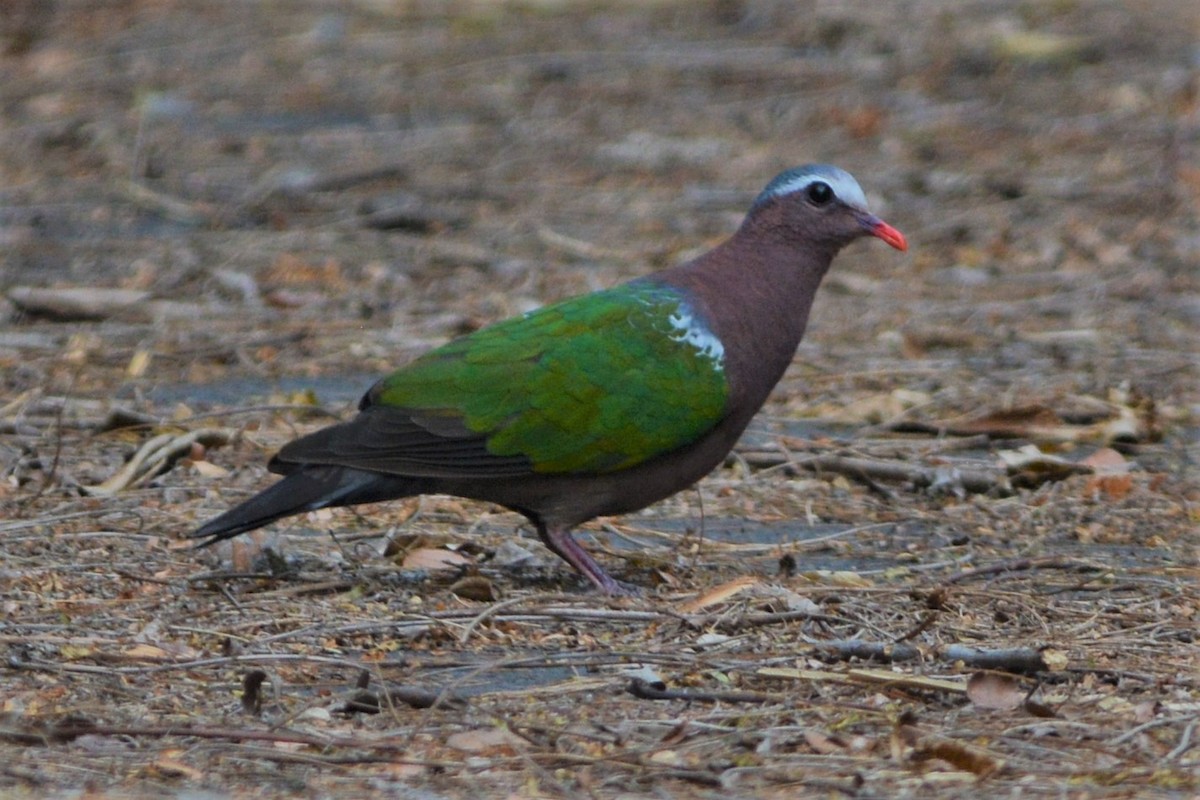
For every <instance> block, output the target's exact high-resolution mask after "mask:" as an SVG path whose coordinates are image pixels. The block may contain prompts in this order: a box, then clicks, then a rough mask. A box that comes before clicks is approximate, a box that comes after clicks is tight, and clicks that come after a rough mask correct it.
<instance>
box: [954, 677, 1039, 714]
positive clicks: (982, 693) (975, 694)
mask: <svg viewBox="0 0 1200 800" xmlns="http://www.w3.org/2000/svg"><path fill="white" fill-rule="evenodd" d="M1027 694H1029V692H1027V691H1026V690H1025V689H1023V688H1022V687H1021V685H1020V684H1019V683H1018V682H1017V680H1016V679H1014V678H1013V677H1011V676H1009V675H1003V674H1001V673H999V672H976V673H974V674H973V675H971V677H970V678H969V679H967V697H968V698H970V700H971V702H972V703H974V704H975V705H976V706H978V707H979V708H996V709H1001V710H1004V711H1010V710H1012V709H1014V708H1020V706H1021V704H1022V703H1024V702H1025V696H1026V695H1027Z"/></svg>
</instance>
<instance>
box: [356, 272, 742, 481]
mask: <svg viewBox="0 0 1200 800" xmlns="http://www.w3.org/2000/svg"><path fill="white" fill-rule="evenodd" d="M680 314H682V316H683V317H685V318H689V319H690V318H691V317H692V316H693V315H692V312H691V311H690V309H688V308H687V306H686V303H685V302H684V300H683V299H682V298H681V297H680V295H679V294H678V293H677V292H675V291H674V290H672V289H669V288H666V287H663V286H658V285H655V284H653V283H650V282H648V281H636V282H634V283H629V284H624V285H622V286H618V287H616V288H613V289H609V290H608V291H604V292H597V293H593V294H590V295H585V296H583V297H578V298H573V299H571V300H566V301H564V302H561V303H558V304H556V305H551V306H547V307H545V308H542V309H539V310H537V311H534V312H531V313H529V314H526V315H524V316H521V317H515V318H513V319H510V320H506V321H504V322H501V323H499V324H497V325H493V326H491V327H489V328H485V329H484V330H481V331H479V332H478V333H475V334H472V335H470V336H466V337H463V338H461V339H457V340H455V341H452V342H450V343H449V344H446V345H444V346H443V347H440V348H438V349H437V350H434V351H432V352H430V353H428V354H426V355H424V356H422V357H421V358H419V359H417V360H416V361H414V362H413V363H412V364H409V365H408V366H406V367H404V368H403V369H401V370H399V371H397V372H395V373H393V374H392V375H390V376H388V377H387V378H385V379H384V380H383V382H382V385H381V386H380V387H379V391H378V394H377V395H376V397H375V403H377V404H381V405H385V406H390V407H393V408H397V409H404V410H408V411H411V412H426V413H429V412H432V413H434V414H446V415H452V416H455V417H459V418H461V419H462V420H463V422H464V424H465V425H466V427H467V428H468V429H469V430H471V431H475V432H477V433H479V434H481V435H483V436H485V437H486V441H487V449H488V451H489V452H491V453H492V454H494V455H497V456H512V455H524V456H526V457H527V458H528V459H529V460H530V462H531V463H532V464H533V467H534V470H535V471H537V472H540V473H564V472H568V473H572V472H573V473H584V472H607V471H612V470H618V469H624V468H627V467H631V466H634V465H636V464H639V463H641V462H643V461H646V460H648V459H651V458H653V457H655V456H657V455H661V454H663V453H667V452H670V451H672V450H675V449H678V448H679V447H682V446H684V445H686V444H689V443H691V442H693V441H695V440H696V439H699V438H700V437H701V436H703V435H704V433H705V432H707V431H708V430H709V429H710V428H712V427H713V426H714V425H716V424H717V423H718V422H719V421H720V420H721V418H722V416H723V415H724V413H725V404H726V400H727V397H728V386H727V385H726V380H725V373H724V371H723V370H722V365H721V362H720V355H719V354H716V355H714V354H713V353H711V352H707V353H706V352H703V351H702V350H701V349H699V348H698V347H697V346H696V345H695V344H694V343H692V342H689V341H686V340H685V339H684V337H683V336H682V333H681V330H680V323H679V319H678V316H679V315H680ZM673 316H675V317H676V319H675V320H673V319H672V317H673Z"/></svg>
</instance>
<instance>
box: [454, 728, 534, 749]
mask: <svg viewBox="0 0 1200 800" xmlns="http://www.w3.org/2000/svg"><path fill="white" fill-rule="evenodd" d="M527 745H528V742H526V741H525V740H524V739H522V738H521V737H520V736H517V735H516V734H515V733H513V732H512V731H510V730H509V729H508V728H479V729H477V730H473V731H461V732H459V733H454V734H451V735H450V737H449V738H447V739H446V746H447V747H453V748H454V749H455V750H462V751H463V752H465V753H482V752H484V751H486V750H492V749H495V748H504V749H506V750H510V751H515V750H524V749H525V747H526V746H527Z"/></svg>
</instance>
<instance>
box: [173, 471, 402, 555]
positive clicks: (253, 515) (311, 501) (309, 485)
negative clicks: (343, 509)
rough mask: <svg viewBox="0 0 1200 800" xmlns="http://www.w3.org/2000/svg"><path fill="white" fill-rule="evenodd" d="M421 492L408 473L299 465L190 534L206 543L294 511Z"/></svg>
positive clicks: (256, 526) (250, 529)
mask: <svg viewBox="0 0 1200 800" xmlns="http://www.w3.org/2000/svg"><path fill="white" fill-rule="evenodd" d="M419 492H420V488H419V487H418V486H417V483H416V482H415V481H413V480H412V479H409V478H401V477H396V476H392V475H381V474H379V473H377V472H365V471H363V470H358V469H349V468H347V467H332V466H314V467H301V468H300V469H298V470H297V471H296V472H293V473H292V474H290V475H288V476H287V477H285V478H284V479H283V480H281V481H279V483H276V484H275V485H274V486H271V487H269V488H267V489H264V490H263V491H262V492H259V493H258V494H256V495H254V497H251V498H250V499H249V500H247V501H246V502H244V503H242V504H241V505H239V506H236V507H235V508H231V509H230V510H228V511H226V512H225V513H224V514H222V515H221V516H219V517H216V518H215V519H212V520H209V521H208V523H207V524H205V525H204V526H203V527H202V528H200V529H199V530H197V531H194V532H193V533H190V534H188V538H189V539H207V541H203V542H200V543H199V544H198V545H196V546H197V547H208V546H209V545H212V544H216V543H217V542H220V541H222V540H224V539H232V538H233V537H234V536H237V535H238V534H241V533H245V532H246V531H252V530H254V529H255V528H261V527H262V526H263V525H266V524H267V523H269V522H274V521H275V520H277V519H281V518H283V517H287V516H291V515H292V514H301V513H303V512H305V511H316V510H317V509H318V508H326V507H329V506H352V505H357V504H358V503H376V502H380V501H382V500H395V499H397V498H400V497H409V496H411V495H414V494H418V493H419Z"/></svg>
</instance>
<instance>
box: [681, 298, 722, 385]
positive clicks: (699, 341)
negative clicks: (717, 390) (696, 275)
mask: <svg viewBox="0 0 1200 800" xmlns="http://www.w3.org/2000/svg"><path fill="white" fill-rule="evenodd" d="M669 321H670V323H671V328H672V329H673V330H674V335H673V336H672V337H671V338H672V339H674V340H675V341H677V342H687V343H688V344H690V345H691V346H692V347H694V348H695V349H696V352H697V353H699V354H700V355H701V356H704V357H705V358H708V359H711V360H712V361H713V362H714V363H715V366H716V368H717V369H718V370H720V369H723V368H724V366H725V345H723V344H721V340H720V339H718V338H717V335H716V334H715V333H713V332H712V331H710V330H709V329H708V326H707V325H705V324H704V323H703V322H701V321H700V320H699V319H697V318H696V316H695V315H694V314H692V310H691V309H690V308H688V306H687V303H680V304H679V306H678V308H676V309H675V313H673V314H671V316H670V319H669Z"/></svg>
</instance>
